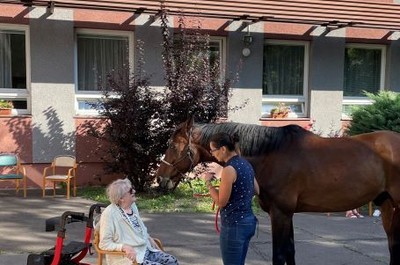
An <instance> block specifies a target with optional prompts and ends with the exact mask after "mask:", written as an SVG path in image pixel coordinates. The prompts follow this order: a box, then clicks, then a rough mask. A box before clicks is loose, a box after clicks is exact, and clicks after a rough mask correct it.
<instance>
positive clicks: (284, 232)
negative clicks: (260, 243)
mask: <svg viewBox="0 0 400 265" xmlns="http://www.w3.org/2000/svg"><path fill="white" fill-rule="evenodd" d="M270 215H271V226H272V264H273V265H284V264H285V262H286V261H287V262H288V263H287V264H288V265H295V260H294V236H293V213H290V214H286V213H283V212H282V211H281V210H280V209H278V208H276V207H272V208H271V211H270Z"/></svg>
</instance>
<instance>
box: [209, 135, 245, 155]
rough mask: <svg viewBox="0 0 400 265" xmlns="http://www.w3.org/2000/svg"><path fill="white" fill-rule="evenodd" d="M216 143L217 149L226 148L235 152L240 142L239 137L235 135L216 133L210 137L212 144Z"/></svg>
mask: <svg viewBox="0 0 400 265" xmlns="http://www.w3.org/2000/svg"><path fill="white" fill-rule="evenodd" d="M211 142H212V143H214V144H215V145H216V147H217V148H221V147H222V146H226V147H227V148H228V150H229V151H235V149H236V148H235V147H236V143H237V142H239V136H238V135H237V134H236V133H235V134H234V135H233V136H231V135H229V134H227V133H216V134H214V135H212V136H211V137H210V143H211Z"/></svg>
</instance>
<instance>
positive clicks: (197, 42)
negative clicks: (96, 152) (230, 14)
mask: <svg viewBox="0 0 400 265" xmlns="http://www.w3.org/2000/svg"><path fill="white" fill-rule="evenodd" d="M160 19H161V33H162V36H163V54H162V56H163V62H164V67H165V80H166V85H165V90H164V91H161V92H157V91H156V90H154V89H151V88H150V84H149V81H148V80H149V78H148V77H146V76H145V75H144V74H143V71H142V69H143V65H144V63H145V62H144V60H143V58H144V50H143V49H141V48H139V51H138V52H137V53H136V54H137V56H139V59H138V61H139V63H138V65H137V67H136V69H135V71H134V73H133V72H132V71H130V69H129V67H128V66H127V67H125V68H124V69H121V70H119V71H114V72H112V73H110V74H109V75H108V79H107V82H106V83H107V85H106V87H104V88H102V89H103V95H104V97H103V100H102V101H101V102H99V103H98V104H96V108H97V109H98V110H99V112H100V114H101V115H103V116H104V117H105V120H106V124H105V126H104V130H103V131H101V132H99V130H93V131H92V132H93V134H94V135H96V137H99V138H100V137H101V138H103V139H106V140H107V141H108V145H107V148H108V150H107V153H108V159H107V161H108V163H107V165H108V166H107V168H108V169H109V170H110V171H112V172H123V173H124V174H125V175H127V176H128V177H129V178H130V179H131V181H132V182H133V183H134V185H135V186H136V188H137V189H138V190H142V189H144V188H145V187H146V184H150V183H151V181H152V180H153V177H152V176H153V175H154V174H153V173H154V172H155V169H156V168H157V167H158V163H159V161H160V156H161V154H162V153H163V152H164V150H165V149H166V148H167V141H168V138H169V137H170V133H171V132H172V129H173V128H174V127H175V126H176V125H177V124H179V123H181V122H182V121H184V120H186V118H187V117H188V116H193V117H194V118H195V120H196V121H198V122H213V121H216V120H217V119H218V118H223V117H225V116H226V114H227V106H228V99H229V94H230V84H231V81H230V80H229V79H225V78H224V77H223V74H222V73H221V70H220V62H219V58H217V57H215V56H213V54H212V53H210V41H209V39H210V38H209V36H208V35H207V34H203V33H202V32H201V30H200V28H196V29H187V28H186V26H185V23H184V21H185V19H184V18H183V17H181V18H180V19H179V30H178V33H177V34H175V35H174V34H171V29H170V28H169V27H168V19H167V12H166V11H165V10H164V9H162V12H161V17H160ZM88 127H90V126H88Z"/></svg>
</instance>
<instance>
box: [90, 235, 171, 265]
mask: <svg viewBox="0 0 400 265" xmlns="http://www.w3.org/2000/svg"><path fill="white" fill-rule="evenodd" d="M153 239H154V241H155V242H156V244H157V245H158V247H159V249H161V250H164V249H163V246H162V243H161V241H160V240H159V239H158V238H153ZM99 242H100V229H99V228H96V229H95V230H94V240H93V245H94V248H95V249H96V252H97V265H102V264H103V258H104V255H120V256H124V255H125V252H123V251H110V250H103V249H101V248H100V247H99ZM132 265H138V263H137V262H136V261H135V260H134V261H132Z"/></svg>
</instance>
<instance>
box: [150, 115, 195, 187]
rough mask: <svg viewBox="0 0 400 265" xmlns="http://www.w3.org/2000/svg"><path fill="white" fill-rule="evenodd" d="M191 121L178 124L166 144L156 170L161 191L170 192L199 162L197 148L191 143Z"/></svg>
mask: <svg viewBox="0 0 400 265" xmlns="http://www.w3.org/2000/svg"><path fill="white" fill-rule="evenodd" d="M192 130H193V119H189V120H187V121H186V122H184V123H182V124H180V125H179V126H178V127H177V129H176V130H175V132H174V133H173V134H172V136H171V138H170V139H169V142H168V149H167V151H166V152H165V155H164V158H163V159H162V160H161V165H160V167H159V169H158V170H157V174H156V176H157V180H158V183H159V186H160V188H161V189H164V190H172V189H175V188H176V186H177V185H178V184H179V181H180V180H181V179H182V178H183V177H184V174H185V173H186V172H188V171H190V170H192V169H193V167H194V166H195V165H197V163H198V162H199V152H198V147H197V146H196V145H195V144H194V143H192Z"/></svg>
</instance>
